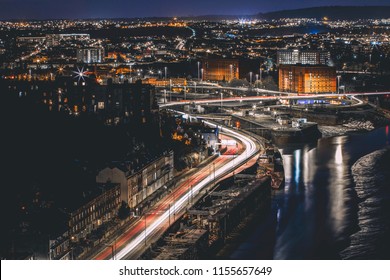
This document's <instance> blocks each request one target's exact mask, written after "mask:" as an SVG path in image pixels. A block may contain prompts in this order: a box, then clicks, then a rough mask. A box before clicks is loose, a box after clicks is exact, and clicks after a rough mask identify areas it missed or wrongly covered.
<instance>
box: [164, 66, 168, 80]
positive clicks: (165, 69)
mask: <svg viewBox="0 0 390 280" xmlns="http://www.w3.org/2000/svg"><path fill="white" fill-rule="evenodd" d="M164 72H165V80H166V79H167V72H168V67H166V66H165V67H164Z"/></svg>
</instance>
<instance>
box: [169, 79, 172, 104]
mask: <svg viewBox="0 0 390 280" xmlns="http://www.w3.org/2000/svg"><path fill="white" fill-rule="evenodd" d="M169 102H172V79H169Z"/></svg>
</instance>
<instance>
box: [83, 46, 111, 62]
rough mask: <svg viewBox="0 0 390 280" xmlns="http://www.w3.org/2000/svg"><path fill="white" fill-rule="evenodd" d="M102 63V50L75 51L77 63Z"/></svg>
mask: <svg viewBox="0 0 390 280" xmlns="http://www.w3.org/2000/svg"><path fill="white" fill-rule="evenodd" d="M103 61H104V49H103V48H100V47H99V48H83V49H78V50H77V62H79V63H85V64H91V63H102V62H103Z"/></svg>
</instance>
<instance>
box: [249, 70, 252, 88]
mask: <svg viewBox="0 0 390 280" xmlns="http://www.w3.org/2000/svg"><path fill="white" fill-rule="evenodd" d="M252 76H253V72H252V71H251V72H249V85H252Z"/></svg>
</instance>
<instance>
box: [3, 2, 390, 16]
mask: <svg viewBox="0 0 390 280" xmlns="http://www.w3.org/2000/svg"><path fill="white" fill-rule="evenodd" d="M389 2H390V1H389V0H144V1H142V0H65V1H61V0H59V1H57V0H0V7H1V9H0V19H32V18H33V19H51V18H71V19H72V18H118V17H122V18H130V17H148V16H189V15H250V14H256V13H259V12H268V11H276V10H284V9H294V8H305V7H316V6H331V5H339V6H341V5H344V6H345V5H389V4H390V3H389Z"/></svg>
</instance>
